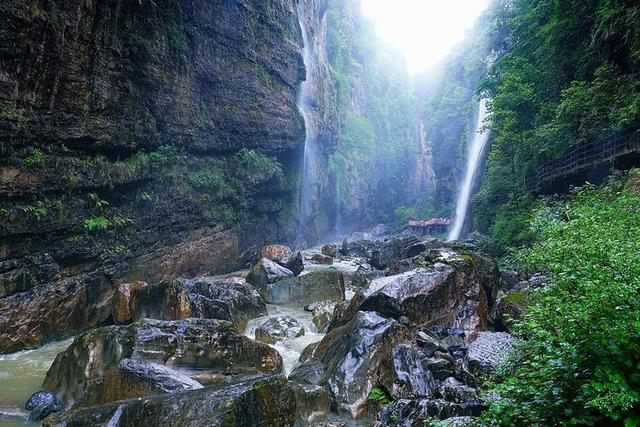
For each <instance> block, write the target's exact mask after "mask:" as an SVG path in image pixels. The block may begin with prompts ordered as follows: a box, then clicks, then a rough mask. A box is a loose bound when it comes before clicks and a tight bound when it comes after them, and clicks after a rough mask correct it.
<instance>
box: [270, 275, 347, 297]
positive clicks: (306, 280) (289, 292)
mask: <svg viewBox="0 0 640 427" xmlns="http://www.w3.org/2000/svg"><path fill="white" fill-rule="evenodd" d="M344 292H345V287H344V276H343V274H342V273H341V272H340V271H338V270H335V269H333V268H327V269H324V270H318V271H312V272H310V273H308V274H303V275H301V276H298V277H294V278H290V279H285V280H281V281H279V282H277V283H274V284H270V285H267V286H266V287H265V288H263V289H260V293H261V294H262V296H263V297H264V299H265V300H266V301H267V302H268V303H271V304H292V303H294V304H299V305H302V306H305V305H308V304H311V303H314V302H318V301H327V300H330V301H335V302H339V301H344Z"/></svg>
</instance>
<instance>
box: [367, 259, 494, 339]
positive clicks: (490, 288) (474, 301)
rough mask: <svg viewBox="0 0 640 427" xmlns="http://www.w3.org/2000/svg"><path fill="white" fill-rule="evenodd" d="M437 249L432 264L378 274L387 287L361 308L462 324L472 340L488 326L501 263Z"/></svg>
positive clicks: (412, 319)
mask: <svg viewBox="0 0 640 427" xmlns="http://www.w3.org/2000/svg"><path fill="white" fill-rule="evenodd" d="M437 254H438V255H439V256H437V257H436V262H434V264H433V265H432V267H430V268H422V269H417V270H412V271H410V272H406V273H403V274H399V275H396V276H391V277H385V278H384V281H382V279H376V280H375V281H374V282H376V281H381V283H382V286H381V288H380V289H378V290H377V291H375V292H373V293H372V294H371V295H369V296H368V297H367V298H366V299H365V300H364V301H363V302H362V304H361V305H360V310H363V311H376V312H378V313H379V314H380V315H381V316H385V317H390V318H394V319H398V320H399V319H400V318H401V317H403V316H404V317H406V318H407V319H408V320H409V322H411V323H412V324H415V325H427V326H429V325H436V324H445V325H448V326H458V327H460V328H462V329H463V330H464V331H465V333H466V337H467V339H470V340H472V339H473V338H474V337H475V334H476V333H477V331H480V330H486V329H487V328H488V327H489V325H490V319H489V312H490V309H491V306H492V305H493V303H494V301H495V297H496V294H497V280H498V270H497V266H496V265H495V263H493V262H491V261H489V260H487V259H485V258H482V257H479V256H477V255H471V254H467V253H464V254H461V253H457V252H453V251H451V250H448V249H441V250H439V251H437ZM372 288H374V287H373V283H372Z"/></svg>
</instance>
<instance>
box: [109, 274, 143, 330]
mask: <svg viewBox="0 0 640 427" xmlns="http://www.w3.org/2000/svg"><path fill="white" fill-rule="evenodd" d="M147 286H148V283H147V282H141V281H137V282H131V283H121V284H119V285H118V286H117V287H116V289H115V292H114V294H113V308H112V310H111V314H112V316H113V321H114V322H115V323H120V324H124V323H129V322H131V320H132V319H133V318H132V314H131V307H132V300H133V299H134V298H135V296H136V294H137V293H138V291H139V290H140V289H142V288H145V287H147Z"/></svg>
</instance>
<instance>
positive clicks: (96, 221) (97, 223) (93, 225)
mask: <svg viewBox="0 0 640 427" xmlns="http://www.w3.org/2000/svg"><path fill="white" fill-rule="evenodd" d="M83 225H84V229H85V230H87V231H89V232H92V231H104V230H107V229H109V228H110V227H111V221H109V219H108V218H107V217H105V216H104V215H100V216H92V217H89V218H86V219H85V220H84V222H83Z"/></svg>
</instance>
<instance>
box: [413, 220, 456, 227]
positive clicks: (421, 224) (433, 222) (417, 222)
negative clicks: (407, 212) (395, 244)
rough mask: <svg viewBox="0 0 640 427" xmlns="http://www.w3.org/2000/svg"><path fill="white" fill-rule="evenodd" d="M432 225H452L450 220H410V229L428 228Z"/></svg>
mask: <svg viewBox="0 0 640 427" xmlns="http://www.w3.org/2000/svg"><path fill="white" fill-rule="evenodd" d="M431 225H451V220H450V219H449V218H431V219H427V220H415V219H410V220H409V227H428V226H431Z"/></svg>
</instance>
